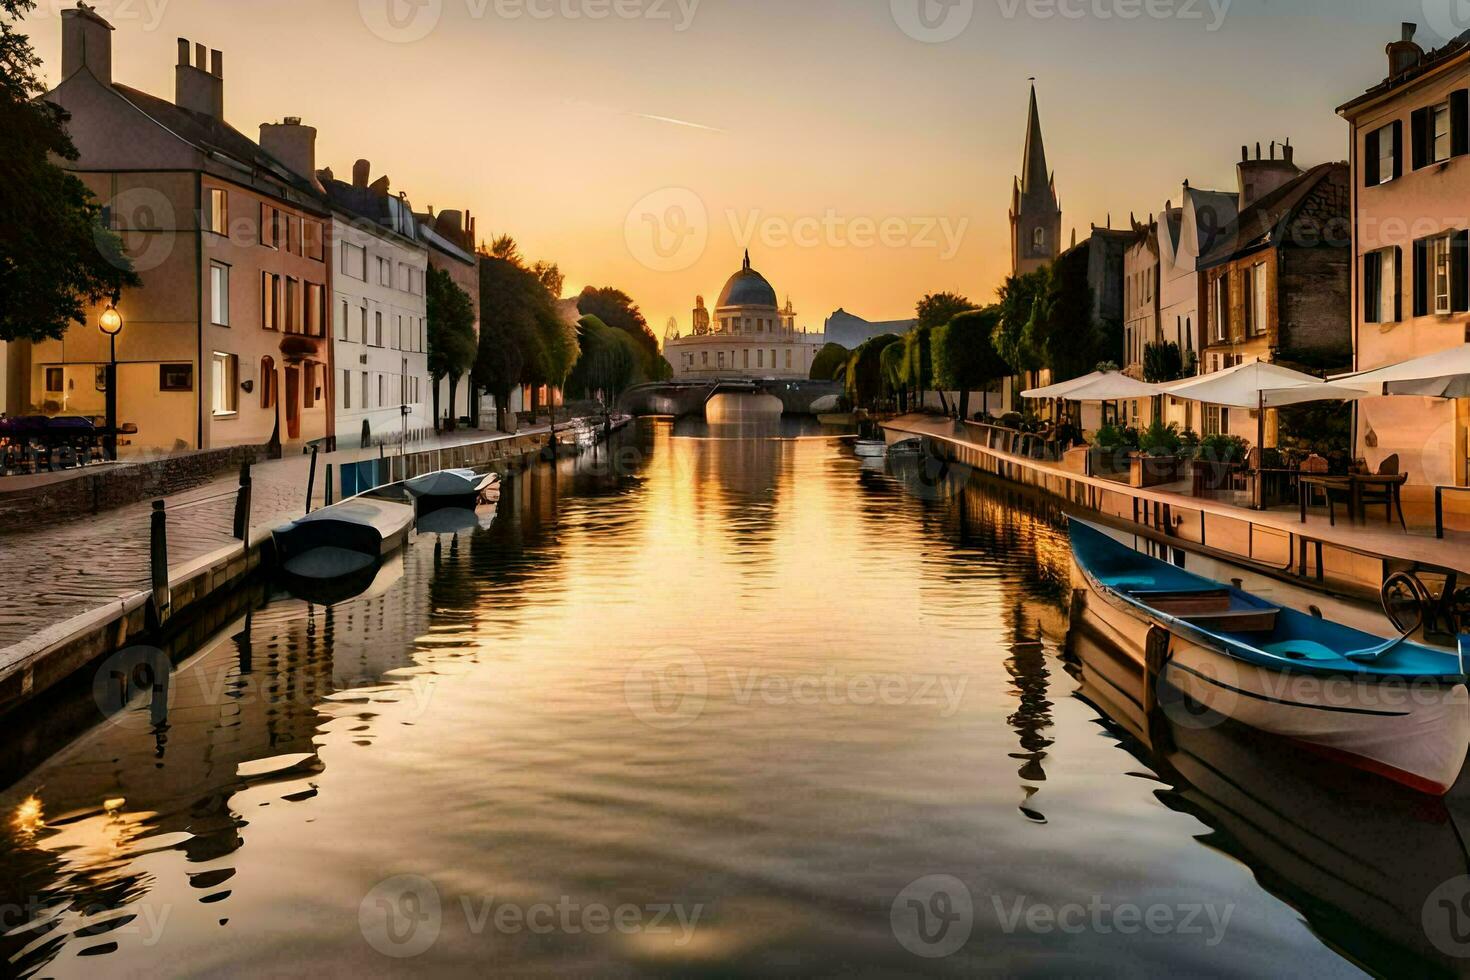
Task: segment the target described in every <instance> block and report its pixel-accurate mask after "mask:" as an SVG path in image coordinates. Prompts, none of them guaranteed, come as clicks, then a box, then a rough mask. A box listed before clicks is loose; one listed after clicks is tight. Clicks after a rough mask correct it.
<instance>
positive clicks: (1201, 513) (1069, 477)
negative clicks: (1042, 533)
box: [883, 415, 1470, 601]
mask: <svg viewBox="0 0 1470 980" xmlns="http://www.w3.org/2000/svg"><path fill="white" fill-rule="evenodd" d="M883 427H884V429H885V431H886V432H887V433H888V439H889V441H890V442H895V441H901V440H903V439H911V438H914V437H920V438H923V439H924V440H925V441H926V442H927V443H928V444H929V445H931V446H933V447H934V448H935V449H936V451H938V452H939V453H940V454H941V455H943V456H945V457H946V458H948V459H950V460H951V461H953V462H956V463H960V464H962V465H965V466H969V467H973V468H974V469H976V470H979V471H982V472H986V473H989V474H991V475H993V476H997V477H1000V478H1001V479H1004V480H1008V481H1011V482H1014V483H1018V484H1021V485H1024V486H1029V487H1034V488H1036V489H1038V490H1041V491H1043V492H1045V493H1048V494H1050V495H1052V496H1055V497H1058V498H1061V499H1062V500H1063V501H1065V502H1067V503H1068V504H1070V505H1071V506H1072V508H1074V509H1078V510H1079V511H1084V512H1090V513H1092V514H1094V515H1101V516H1103V517H1105V518H1108V519H1109V521H1108V522H1109V523H1113V524H1116V525H1119V526H1123V527H1128V528H1129V529H1130V530H1136V531H1137V532H1138V533H1139V534H1143V535H1145V536H1147V537H1151V538H1154V539H1156V540H1159V541H1162V542H1168V543H1171V544H1176V545H1178V546H1179V547H1182V548H1188V549H1192V550H1200V551H1203V552H1206V553H1208V554H1211V555H1213V556H1215V557H1219V558H1224V559H1226V560H1232V561H1240V562H1245V563H1248V564H1250V565H1252V566H1257V567H1260V568H1262V569H1264V570H1269V571H1271V572H1273V573H1275V574H1278V575H1282V576H1287V577H1290V578H1292V579H1295V580H1299V581H1302V582H1303V583H1306V584H1310V585H1314V586H1316V587H1320V588H1322V589H1324V590H1326V591H1338V592H1343V593H1345V594H1348V595H1351V596H1353V597H1356V598H1362V599H1370V598H1371V599H1372V600H1374V601H1376V600H1377V597H1378V595H1379V592H1380V590H1381V588H1382V584H1383V582H1384V579H1385V578H1386V577H1387V576H1388V575H1389V574H1392V573H1393V572H1394V571H1397V570H1400V569H1406V568H1419V569H1428V570H1432V571H1439V570H1452V571H1456V572H1460V573H1462V574H1465V575H1470V548H1467V547H1466V545H1467V543H1470V536H1467V535H1465V534H1463V533H1459V532H1454V531H1451V532H1448V536H1447V537H1446V538H1445V539H1444V540H1440V539H1438V538H1436V537H1435V535H1434V529H1433V527H1432V526H1431V527H1427V528H1417V527H1416V528H1414V529H1412V530H1410V531H1408V532H1405V531H1404V530H1402V529H1401V528H1400V527H1399V526H1398V524H1397V523H1394V524H1393V525H1387V524H1375V523H1374V522H1373V521H1371V520H1370V521H1369V522H1368V523H1350V522H1347V521H1342V520H1339V522H1338V524H1337V526H1336V527H1334V526H1332V525H1331V524H1330V523H1329V521H1328V518H1327V515H1326V514H1325V513H1322V514H1319V513H1316V512H1309V514H1308V517H1307V522H1306V523H1305V524H1303V523H1301V520H1300V515H1299V511H1298V509H1297V508H1296V507H1294V506H1293V507H1291V508H1289V509H1288V508H1280V509H1276V510H1266V511H1257V510H1251V509H1250V508H1248V507H1245V506H1238V505H1236V504H1234V503H1232V502H1230V500H1229V499H1210V498H1200V497H1195V496H1191V495H1190V494H1188V493H1186V492H1182V491H1183V490H1184V489H1185V488H1184V487H1183V485H1182V484H1175V485H1172V486H1170V487H1163V488H1152V489H1138V488H1135V487H1131V486H1129V485H1127V484H1125V483H1119V482H1116V481H1113V480H1108V479H1105V478H1102V477H1096V476H1086V475H1084V474H1081V473H1077V472H1074V471H1073V470H1071V469H1069V468H1067V467H1065V466H1063V465H1062V464H1060V463H1052V462H1044V461H1041V460H1036V459H1030V458H1027V457H1024V456H1019V455H1015V454H1013V453H1011V452H1009V451H1007V450H1006V449H1005V448H1001V447H998V446H992V445H987V444H986V440H987V439H993V437H990V436H986V435H981V434H980V431H979V430H977V429H975V428H973V427H970V426H967V425H964V424H962V423H958V422H955V421H953V420H950V419H944V418H937V417H934V416H920V415H910V416H903V417H900V418H897V419H894V420H892V421H890V422H886V423H884V426H883ZM1233 496H1234V495H1232V494H1228V493H1227V494H1222V497H1224V498H1228V497H1233ZM1243 497H1244V495H1242V499H1243Z"/></svg>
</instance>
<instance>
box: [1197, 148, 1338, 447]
mask: <svg viewBox="0 0 1470 980" xmlns="http://www.w3.org/2000/svg"><path fill="white" fill-rule="evenodd" d="M1242 155H1243V156H1244V155H1245V154H1244V153H1243V154H1242ZM1292 156H1293V155H1292V152H1291V147H1289V146H1288V147H1286V148H1285V152H1284V156H1282V157H1281V158H1280V159H1277V158H1276V155H1275V147H1274V146H1273V148H1272V154H1271V157H1270V158H1269V159H1267V158H1263V157H1262V156H1261V154H1260V151H1259V148H1258V149H1257V154H1256V159H1255V160H1250V159H1245V160H1242V162H1241V165H1240V175H1241V180H1240V185H1241V191H1240V201H1239V204H1240V207H1239V214H1238V215H1237V217H1236V220H1235V221H1234V222H1233V223H1232V224H1231V225H1230V226H1228V227H1227V228H1226V229H1225V230H1224V232H1223V234H1222V235H1221V236H1220V241H1219V243H1218V244H1217V245H1216V246H1215V248H1214V249H1212V250H1211V251H1210V252H1208V253H1207V254H1206V255H1204V256H1202V257H1201V259H1200V272H1201V277H1202V279H1203V284H1204V289H1205V298H1204V306H1203V307H1202V311H1203V314H1204V320H1205V340H1204V350H1203V354H1202V360H1201V372H1200V373H1202V374H1209V373H1213V372H1215V371H1221V370H1224V369H1226V368H1230V367H1233V366H1235V365H1237V364H1243V363H1248V362H1251V361H1267V362H1272V363H1282V362H1284V363H1286V364H1287V365H1288V366H1291V367H1293V368H1296V369H1298V370H1313V371H1318V372H1331V371H1333V370H1346V369H1347V368H1348V367H1349V366H1350V365H1351V362H1352V351H1351V348H1352V339H1351V338H1352V317H1351V312H1352V311H1351V304H1350V298H1349V297H1350V292H1351V285H1350V278H1351V263H1352V255H1351V245H1350V242H1351V235H1350V214H1349V194H1348V165H1347V164H1346V163H1327V164H1322V165H1320V166H1317V167H1314V168H1312V169H1311V170H1309V171H1307V172H1306V173H1302V172H1301V171H1300V170H1298V169H1297V167H1296V165H1295V163H1294V162H1293V159H1292ZM1263 164H1264V165H1265V166H1262V165H1263ZM1203 412H1204V418H1203V420H1202V426H1203V431H1204V432H1205V433H1207V434H1209V433H1216V432H1228V433H1231V434H1234V435H1238V436H1240V437H1242V438H1244V439H1246V440H1248V441H1250V442H1251V443H1254V442H1255V440H1256V436H1257V420H1256V413H1255V412H1248V411H1241V410H1238V409H1237V410H1231V409H1225V408H1220V407H1215V406H1205V407H1204V409H1203ZM1277 414H1278V413H1277V412H1275V411H1269V412H1268V413H1267V419H1266V441H1267V445H1268V446H1270V445H1275V440H1276V423H1277Z"/></svg>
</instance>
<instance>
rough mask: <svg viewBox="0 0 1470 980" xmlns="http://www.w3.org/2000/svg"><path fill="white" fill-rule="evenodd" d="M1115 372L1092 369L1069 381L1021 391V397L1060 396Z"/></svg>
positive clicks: (1045, 397) (1043, 397) (1041, 397)
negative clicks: (1089, 372) (1088, 372)
mask: <svg viewBox="0 0 1470 980" xmlns="http://www.w3.org/2000/svg"><path fill="white" fill-rule="evenodd" d="M1116 373H1117V372H1116V371H1094V372H1092V373H1091V374H1087V375H1083V376H1082V377H1080V378H1073V379H1072V380H1071V381H1060V382H1058V383H1056V384H1054V385H1047V386H1046V387H1045V388H1032V389H1031V390H1030V391H1023V392H1021V397H1022V398H1034V399H1037V400H1038V401H1045V400H1047V399H1050V398H1061V397H1063V396H1065V395H1066V394H1067V392H1069V391H1076V390H1077V389H1078V388H1081V387H1083V386H1085V385H1089V384H1092V383H1093V382H1094V381H1096V380H1098V379H1099V378H1106V377H1107V376H1108V375H1110V374H1116Z"/></svg>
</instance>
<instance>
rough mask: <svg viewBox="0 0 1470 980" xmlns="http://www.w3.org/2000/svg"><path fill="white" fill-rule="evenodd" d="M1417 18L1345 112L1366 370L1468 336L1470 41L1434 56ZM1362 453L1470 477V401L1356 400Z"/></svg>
mask: <svg viewBox="0 0 1470 980" xmlns="http://www.w3.org/2000/svg"><path fill="white" fill-rule="evenodd" d="M1414 34H1415V27H1414V25H1412V24H1407V25H1405V27H1404V31H1403V34H1402V35H1401V37H1400V39H1399V40H1397V41H1395V42H1393V43H1391V44H1389V45H1388V51H1387V53H1388V74H1387V76H1385V78H1384V80H1383V81H1382V82H1380V83H1379V84H1378V85H1376V86H1374V87H1373V88H1371V89H1369V90H1368V91H1367V92H1366V93H1364V94H1363V95H1361V96H1359V97H1358V98H1356V99H1354V100H1352V101H1351V102H1348V103H1347V104H1346V105H1343V106H1342V107H1341V108H1339V109H1338V114H1339V115H1341V116H1342V118H1343V119H1344V120H1346V121H1347V123H1348V126H1349V129H1350V133H1351V140H1352V142H1351V146H1352V180H1351V186H1352V206H1353V247H1352V252H1353V288H1352V304H1351V316H1352V324H1353V349H1354V357H1355V360H1356V365H1355V367H1356V369H1357V370H1359V371H1370V370H1373V369H1375V368H1380V367H1384V366H1387V365H1389V364H1394V363H1398V362H1402V361H1406V360H1411V359H1413V358H1415V357H1421V356H1424V355H1427V354H1434V353H1438V352H1440V351H1443V350H1447V349H1449V348H1452V347H1456V346H1458V345H1460V344H1464V343H1467V342H1470V38H1467V36H1466V35H1461V36H1460V37H1459V38H1457V39H1455V40H1453V41H1451V42H1450V43H1449V44H1447V45H1445V46H1444V47H1442V48H1440V49H1439V50H1436V51H1430V52H1426V51H1425V50H1424V49H1423V48H1422V47H1420V46H1419V45H1418V44H1416V43H1415V41H1414ZM1357 410H1358V418H1357V426H1356V432H1357V436H1356V439H1357V453H1358V455H1360V456H1363V457H1365V458H1366V459H1367V461H1368V463H1369V465H1370V466H1375V467H1376V466H1377V465H1378V464H1379V463H1380V462H1381V461H1382V460H1383V459H1385V458H1387V457H1388V456H1390V455H1397V456H1398V457H1399V461H1400V464H1401V465H1402V466H1403V468H1404V470H1405V471H1406V472H1407V473H1408V474H1409V480H1410V482H1411V483H1413V484H1427V485H1450V486H1456V485H1458V486H1463V485H1465V484H1466V482H1467V479H1466V478H1467V472H1466V471H1467V467H1470V463H1467V458H1470V453H1467V445H1466V444H1467V436H1466V432H1467V429H1470V400H1467V399H1429V398H1410V397H1406V396H1394V397H1392V398H1367V399H1364V400H1362V401H1360V402H1358V404H1357Z"/></svg>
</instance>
